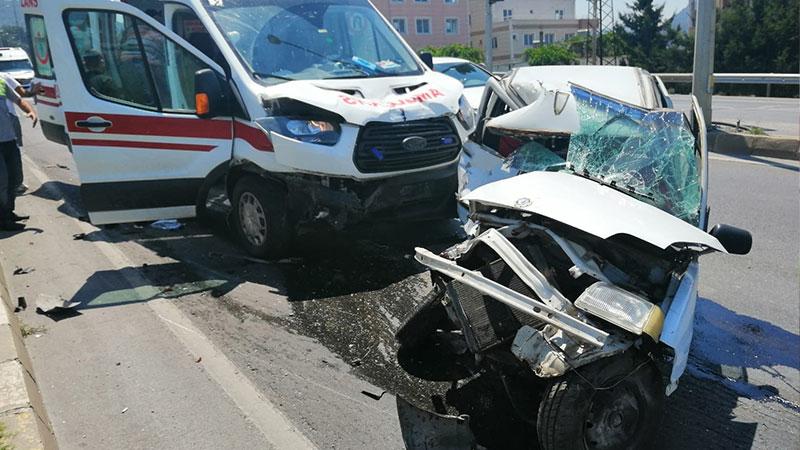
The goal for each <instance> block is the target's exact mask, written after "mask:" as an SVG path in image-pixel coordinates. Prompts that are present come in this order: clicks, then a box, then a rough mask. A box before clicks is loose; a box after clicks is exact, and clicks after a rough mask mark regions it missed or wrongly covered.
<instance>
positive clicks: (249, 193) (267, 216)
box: [231, 176, 292, 258]
mask: <svg viewBox="0 0 800 450" xmlns="http://www.w3.org/2000/svg"><path fill="white" fill-rule="evenodd" d="M231 197H232V198H231V206H232V211H231V218H232V220H231V224H232V225H233V227H234V228H235V230H236V235H237V237H238V239H239V243H240V244H241V246H242V247H243V248H244V249H245V250H246V251H247V253H249V254H251V255H253V256H256V257H258V258H277V257H280V256H283V255H284V253H285V252H286V250H287V249H288V248H289V246H290V241H291V238H292V232H291V228H290V224H289V218H288V214H287V208H286V193H285V192H283V191H282V190H281V189H279V188H278V187H276V186H275V185H273V184H272V183H270V182H268V181H266V180H264V179H262V178H259V177H255V176H245V177H242V178H240V179H239V180H238V181H237V182H236V185H235V186H234V188H233V195H232V196H231Z"/></svg>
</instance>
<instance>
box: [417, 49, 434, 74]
mask: <svg viewBox="0 0 800 450" xmlns="http://www.w3.org/2000/svg"><path fill="white" fill-rule="evenodd" d="M419 59H421V60H422V62H424V63H425V65H426V66H428V67H429V68H430V69H431V70H433V54H432V53H431V52H419Z"/></svg>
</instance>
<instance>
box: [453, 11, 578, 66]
mask: <svg viewBox="0 0 800 450" xmlns="http://www.w3.org/2000/svg"><path fill="white" fill-rule="evenodd" d="M485 4H486V3H485V0H470V4H469V19H468V21H469V22H471V31H470V45H471V46H473V47H476V48H481V49H482V48H483V37H484V17H485V15H484V7H485ZM492 21H493V22H494V23H493V24H492V36H493V38H492V48H493V49H494V50H493V53H492V54H493V58H492V59H493V65H494V67H493V70H508V69H510V68H512V67H516V66H520V65H525V61H524V58H523V53H524V52H525V49H526V48H532V47H537V46H540V45H546V44H552V43H556V42H562V41H565V40H567V39H569V38H571V37H573V36H575V34H577V33H578V30H579V29H580V26H581V23H580V22H579V21H578V20H577V19H576V18H575V0H503V1H500V2H497V3H495V4H494V5H492ZM583 25H584V27H585V25H586V24H585V23H584V24H583Z"/></svg>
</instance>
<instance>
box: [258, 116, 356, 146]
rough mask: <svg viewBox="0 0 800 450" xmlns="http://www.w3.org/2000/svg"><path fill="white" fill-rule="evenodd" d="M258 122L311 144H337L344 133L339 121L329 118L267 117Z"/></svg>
mask: <svg viewBox="0 0 800 450" xmlns="http://www.w3.org/2000/svg"><path fill="white" fill-rule="evenodd" d="M258 123H259V124H260V125H261V126H262V127H264V128H265V129H267V130H269V131H272V132H275V133H278V134H281V135H284V136H286V137H290V138H292V139H297V140H298V141H303V142H308V143H311V144H319V145H336V143H337V142H339V137H340V136H341V134H342V129H341V127H340V126H339V124H338V123H334V122H329V121H327V120H310V119H296V118H291V117H267V118H264V119H260V120H258Z"/></svg>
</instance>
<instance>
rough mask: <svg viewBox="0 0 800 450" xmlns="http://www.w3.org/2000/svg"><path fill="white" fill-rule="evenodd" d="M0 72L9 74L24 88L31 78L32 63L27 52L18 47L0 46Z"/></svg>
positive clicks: (26, 87)
mask: <svg viewBox="0 0 800 450" xmlns="http://www.w3.org/2000/svg"><path fill="white" fill-rule="evenodd" d="M0 72H5V73H7V74H9V75H11V76H12V77H13V78H14V79H15V80H17V83H19V84H21V85H22V87H24V88H25V89H26V90H27V89H30V87H31V81H32V80H33V75H34V74H33V65H32V64H31V60H30V58H28V54H27V53H25V50H23V49H21V48H19V47H0Z"/></svg>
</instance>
